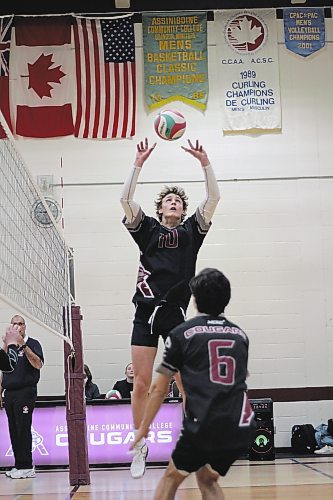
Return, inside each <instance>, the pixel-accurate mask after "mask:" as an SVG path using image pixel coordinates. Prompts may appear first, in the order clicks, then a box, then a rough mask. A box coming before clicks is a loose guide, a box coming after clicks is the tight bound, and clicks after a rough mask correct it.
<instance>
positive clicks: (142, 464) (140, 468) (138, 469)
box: [131, 443, 148, 479]
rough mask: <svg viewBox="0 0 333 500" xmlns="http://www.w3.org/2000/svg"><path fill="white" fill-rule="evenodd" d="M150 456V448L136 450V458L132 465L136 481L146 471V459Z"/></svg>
mask: <svg viewBox="0 0 333 500" xmlns="http://www.w3.org/2000/svg"><path fill="white" fill-rule="evenodd" d="M147 455H148V446H147V445H146V443H145V444H143V445H142V446H136V447H135V448H134V457H133V461H132V463H131V475H132V477H133V478H134V479H138V478H139V477H142V476H143V475H144V473H145V470H146V457H147Z"/></svg>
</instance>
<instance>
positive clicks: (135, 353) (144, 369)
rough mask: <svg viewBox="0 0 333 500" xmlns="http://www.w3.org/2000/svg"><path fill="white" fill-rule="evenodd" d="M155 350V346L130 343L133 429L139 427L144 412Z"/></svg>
mask: <svg viewBox="0 0 333 500" xmlns="http://www.w3.org/2000/svg"><path fill="white" fill-rule="evenodd" d="M156 352H157V349H156V347H146V346H140V345H132V363H133V371H134V385H133V394H132V399H131V405H132V413H133V422H134V428H135V429H138V428H139V427H140V424H141V420H142V418H143V414H144V412H145V408H146V403H147V400H148V391H149V388H150V385H151V381H152V374H153V366H154V361H155V358H156Z"/></svg>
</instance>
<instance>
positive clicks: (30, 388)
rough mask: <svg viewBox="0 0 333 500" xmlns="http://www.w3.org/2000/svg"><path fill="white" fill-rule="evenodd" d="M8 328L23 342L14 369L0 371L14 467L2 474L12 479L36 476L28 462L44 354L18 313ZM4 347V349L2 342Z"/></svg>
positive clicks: (30, 456)
mask: <svg viewBox="0 0 333 500" xmlns="http://www.w3.org/2000/svg"><path fill="white" fill-rule="evenodd" d="M11 327H12V328H16V329H17V331H18V332H19V334H20V336H21V337H22V340H23V342H22V345H21V347H20V348H19V351H18V355H17V363H16V366H15V368H14V370H13V371H12V372H10V373H4V374H3V380H2V389H4V390H5V410H6V414H7V419H8V427H9V435H10V440H11V444H12V448H13V453H14V458H15V466H14V468H13V469H11V470H10V471H7V472H6V476H7V477H11V478H12V479H26V478H29V477H34V476H35V475H36V473H35V468H34V467H33V464H32V434H31V423H32V413H33V411H34V408H35V403H36V399H37V384H38V381H39V378H40V369H41V368H42V366H43V363H44V355H43V350H42V346H41V345H40V343H39V342H38V340H36V339H33V338H31V337H29V336H28V335H27V334H26V324H25V320H24V318H23V317H22V316H19V315H15V316H14V317H13V318H12V320H11ZM4 347H5V348H6V344H4Z"/></svg>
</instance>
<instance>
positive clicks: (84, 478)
mask: <svg viewBox="0 0 333 500" xmlns="http://www.w3.org/2000/svg"><path fill="white" fill-rule="evenodd" d="M81 320H82V315H81V312H80V307H79V306H72V307H71V321H72V343H73V346H74V351H73V350H72V349H71V347H70V345H69V344H68V343H67V342H64V361H65V363H64V365H65V387H66V420H67V429H68V457H69V483H70V485H72V486H74V485H87V484H90V471H89V458H88V443H87V422H86V402H85V397H84V370H83V350H82V330H81Z"/></svg>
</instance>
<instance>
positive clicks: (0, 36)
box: [0, 16, 13, 139]
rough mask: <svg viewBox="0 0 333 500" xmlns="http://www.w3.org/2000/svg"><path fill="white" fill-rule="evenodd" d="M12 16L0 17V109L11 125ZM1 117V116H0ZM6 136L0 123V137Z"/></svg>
mask: <svg viewBox="0 0 333 500" xmlns="http://www.w3.org/2000/svg"><path fill="white" fill-rule="evenodd" d="M12 20H13V16H8V17H1V18H0V111H1V113H2V114H3V115H4V117H5V119H6V121H7V124H8V126H9V127H11V123H10V112H9V50H10V35H11V27H12ZM1 119H2V118H1ZM5 137H7V135H6V132H5V131H4V129H3V127H2V125H1V123H0V139H3V138H5Z"/></svg>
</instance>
